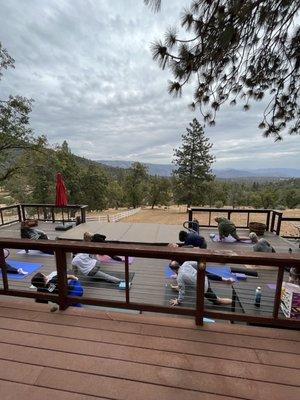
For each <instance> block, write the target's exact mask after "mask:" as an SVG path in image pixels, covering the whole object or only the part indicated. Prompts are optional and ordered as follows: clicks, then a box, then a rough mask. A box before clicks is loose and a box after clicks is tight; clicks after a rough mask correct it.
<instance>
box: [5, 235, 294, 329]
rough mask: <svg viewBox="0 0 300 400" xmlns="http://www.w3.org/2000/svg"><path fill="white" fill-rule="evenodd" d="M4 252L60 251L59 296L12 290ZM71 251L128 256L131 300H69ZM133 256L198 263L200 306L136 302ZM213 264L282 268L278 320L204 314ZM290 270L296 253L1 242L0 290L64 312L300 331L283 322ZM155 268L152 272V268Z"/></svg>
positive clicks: (274, 316)
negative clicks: (118, 312)
mask: <svg viewBox="0 0 300 400" xmlns="http://www.w3.org/2000/svg"><path fill="white" fill-rule="evenodd" d="M4 248H10V249H11V248H13V249H22V248H23V249H33V250H54V252H55V260H56V269H57V277H58V288H59V293H58V294H57V295H56V294H45V293H37V292H32V291H28V290H18V289H15V288H13V289H11V288H10V287H9V281H8V278H7V272H6V266H5V259H4V251H3V249H4ZM71 252H76V253H78V252H83V253H89V254H107V255H114V254H118V255H120V256H125V281H126V290H125V301H117V300H104V299H98V298H94V297H88V296H84V297H74V296H69V295H68V282H67V259H66V254H67V253H71ZM129 256H134V257H140V258H151V259H162V260H171V259H176V260H178V261H184V260H194V261H197V263H198V269H197V286H196V306H195V307H194V308H187V307H184V306H180V307H168V306H163V305H155V304H145V303H142V302H132V301H131V299H130V290H129V288H130V285H129V267H130V266H129V260H128V257H129ZM207 262H213V263H225V264H252V265H256V266H259V265H263V266H273V267H277V268H278V273H277V282H276V292H275V297H274V303H273V312H272V316H270V317H269V316H257V315H247V314H243V313H237V312H233V310H232V311H214V310H206V309H204V282H205V268H206V263H207ZM289 266H300V257H299V256H297V255H295V254H291V255H287V254H266V253H264V254H262V253H244V252H240V253H236V254H224V253H223V252H222V253H220V252H216V251H215V252H214V251H208V250H201V253H200V252H199V249H198V250H197V249H187V248H171V247H167V246H166V247H161V246H147V245H128V244H110V243H103V244H102V243H101V245H100V244H99V243H97V244H96V243H85V242H82V244H79V243H78V242H75V241H73V242H72V241H62V240H61V241H59V242H57V241H42V240H39V241H32V240H22V239H0V267H1V269H2V280H3V289H1V290H0V295H1V294H2V295H9V296H18V297H27V298H33V299H42V300H52V301H54V302H57V303H58V304H59V306H60V309H61V310H64V309H66V308H67V307H68V306H69V305H70V304H72V303H76V302H78V303H82V304H89V305H93V306H104V307H115V308H121V309H122V308H123V309H131V310H140V311H150V312H157V313H168V314H179V315H189V316H194V317H195V322H196V324H198V325H201V324H203V317H204V316H207V317H211V318H214V319H223V320H230V321H244V322H248V323H256V324H269V325H276V326H277V325H280V326H283V327H294V328H300V321H299V320H298V321H297V320H291V319H285V318H281V317H279V315H278V313H279V308H280V294H281V287H282V282H283V276H284V268H285V267H289ZM149 268H151V267H149Z"/></svg>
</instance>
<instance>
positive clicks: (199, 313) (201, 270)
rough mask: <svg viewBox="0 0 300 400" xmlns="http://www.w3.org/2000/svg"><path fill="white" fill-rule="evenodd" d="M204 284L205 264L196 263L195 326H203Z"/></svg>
mask: <svg viewBox="0 0 300 400" xmlns="http://www.w3.org/2000/svg"><path fill="white" fill-rule="evenodd" d="M204 284H205V263H203V262H201V261H198V266H197V286H196V315H195V323H196V325H203V313H204Z"/></svg>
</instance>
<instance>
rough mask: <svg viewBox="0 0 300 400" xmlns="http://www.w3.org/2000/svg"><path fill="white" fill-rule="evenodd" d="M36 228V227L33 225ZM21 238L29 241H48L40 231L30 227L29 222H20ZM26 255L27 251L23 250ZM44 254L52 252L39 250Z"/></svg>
mask: <svg viewBox="0 0 300 400" xmlns="http://www.w3.org/2000/svg"><path fill="white" fill-rule="evenodd" d="M35 226H36V225H35ZM21 238H22V239H30V240H48V239H49V238H48V236H47V235H46V233H45V232H44V231H42V230H41V229H36V228H35V227H32V224H31V221H27V220H26V221H24V222H21ZM25 251H26V253H28V250H25ZM40 251H41V252H42V253H45V254H54V252H53V251H52V250H40Z"/></svg>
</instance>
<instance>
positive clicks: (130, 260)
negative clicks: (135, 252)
mask: <svg viewBox="0 0 300 400" xmlns="http://www.w3.org/2000/svg"><path fill="white" fill-rule="evenodd" d="M120 257H121V258H122V261H117V260H113V259H112V258H110V257H109V256H106V255H100V254H97V256H96V258H97V260H98V261H100V262H102V263H105V264H122V263H124V262H125V257H124V256H120ZM133 260H134V257H128V263H129V265H130V264H132V263H133Z"/></svg>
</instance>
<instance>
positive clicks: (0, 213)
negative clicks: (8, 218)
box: [0, 209, 4, 225]
mask: <svg viewBox="0 0 300 400" xmlns="http://www.w3.org/2000/svg"><path fill="white" fill-rule="evenodd" d="M0 215H1V225H3V224H4V220H3V213H2V210H1V209H0Z"/></svg>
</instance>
